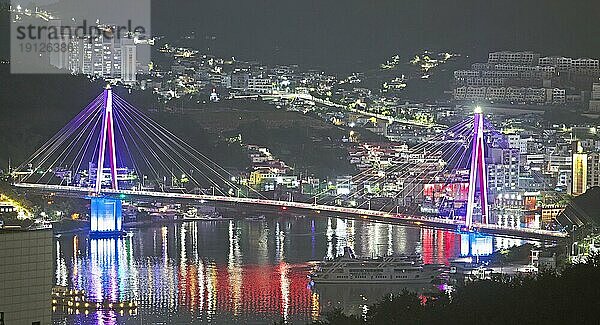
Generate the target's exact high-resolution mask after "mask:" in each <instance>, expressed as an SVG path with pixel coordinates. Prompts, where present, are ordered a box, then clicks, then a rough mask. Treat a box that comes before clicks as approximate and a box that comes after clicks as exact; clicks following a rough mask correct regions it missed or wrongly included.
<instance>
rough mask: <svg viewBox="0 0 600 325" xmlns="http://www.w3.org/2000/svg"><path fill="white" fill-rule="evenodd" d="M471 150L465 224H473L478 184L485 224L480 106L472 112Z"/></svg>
mask: <svg viewBox="0 0 600 325" xmlns="http://www.w3.org/2000/svg"><path fill="white" fill-rule="evenodd" d="M473 130H474V132H473V151H472V152H471V168H470V172H469V193H468V197H467V215H466V219H465V226H466V227H467V228H468V229H470V228H472V225H473V211H474V210H475V191H476V186H477V185H479V202H480V205H481V222H482V223H485V224H487V223H488V217H489V207H488V194H487V190H488V186H487V171H486V166H485V141H484V139H483V112H482V110H481V107H480V106H477V107H476V108H475V111H474V114H473Z"/></svg>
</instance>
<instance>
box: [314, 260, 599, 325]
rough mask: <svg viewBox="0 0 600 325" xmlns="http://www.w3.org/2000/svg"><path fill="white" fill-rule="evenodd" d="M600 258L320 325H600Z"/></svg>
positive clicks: (414, 298)
mask: <svg viewBox="0 0 600 325" xmlns="http://www.w3.org/2000/svg"><path fill="white" fill-rule="evenodd" d="M599 283H600V256H598V255H597V256H594V257H591V258H590V259H589V260H588V262H587V263H585V264H577V265H569V266H567V267H566V268H565V269H564V270H563V271H562V272H561V273H560V274H556V273H550V272H548V273H542V274H540V275H538V276H537V277H520V278H512V279H504V280H498V281H479V282H474V283H471V284H468V285H466V286H462V287H459V288H457V289H456V291H455V292H453V293H452V295H451V298H450V297H448V296H447V295H445V294H441V295H440V296H439V297H431V298H429V299H427V300H426V301H424V300H423V299H422V298H420V297H419V296H418V295H417V294H415V293H412V292H408V291H404V292H402V293H400V294H395V295H391V296H388V297H385V298H384V299H382V300H381V301H379V302H378V303H376V304H374V305H372V306H370V308H369V310H368V312H367V314H366V315H365V316H364V317H362V316H361V315H346V314H344V313H343V311H341V310H334V311H331V312H330V313H328V314H327V315H326V316H325V317H324V320H321V321H318V322H315V324H320V325H325V324H331V325H337V324H598V323H599V322H600V313H599V311H600V285H599Z"/></svg>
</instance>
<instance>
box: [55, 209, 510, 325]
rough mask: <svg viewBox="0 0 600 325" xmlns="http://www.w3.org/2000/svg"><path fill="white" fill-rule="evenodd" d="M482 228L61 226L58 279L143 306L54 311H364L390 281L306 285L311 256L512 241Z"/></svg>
mask: <svg viewBox="0 0 600 325" xmlns="http://www.w3.org/2000/svg"><path fill="white" fill-rule="evenodd" d="M488 238H490V239H489V240H488V239H485V240H479V239H477V238H471V237H470V236H469V235H466V237H465V235H460V234H455V233H451V232H446V231H440V230H433V229H415V228H406V227H400V226H391V225H385V224H374V223H366V222H362V221H357V220H344V219H339V218H323V217H315V218H311V217H289V218H273V219H267V221H250V220H236V221H233V220H231V221H219V222H209V221H199V222H192V223H184V224H171V225H166V226H156V227H147V228H140V229H134V230H131V231H130V233H129V236H127V237H123V238H116V239H90V238H88V237H87V236H81V235H78V236H69V235H64V236H61V237H60V238H57V239H56V252H57V253H56V254H57V255H56V264H55V274H56V279H55V282H56V284H60V285H67V286H69V287H70V288H72V289H78V290H81V289H84V290H86V292H88V293H89V298H90V299H91V300H93V301H105V300H110V301H114V302H117V301H123V300H127V301H129V300H132V301H135V302H137V304H138V306H139V308H138V313H137V315H127V314H123V315H121V314H119V313H116V314H115V313H114V312H109V311H103V312H98V313H93V314H90V315H64V314H56V315H55V320H56V321H57V322H68V323H71V322H78V323H90V324H91V323H93V324H95V323H103V324H114V323H123V322H126V323H140V322H142V323H152V322H161V321H163V322H164V321H172V322H177V323H190V322H202V321H214V322H217V323H227V322H230V323H234V322H242V323H245V322H258V323H272V322H273V321H274V320H280V319H285V320H286V321H289V322H298V323H306V322H309V321H311V320H314V319H317V318H318V317H319V316H320V315H321V313H322V312H323V311H324V310H327V309H328V308H332V307H335V306H340V307H346V308H348V309H349V310H357V311H360V308H363V306H364V305H365V304H368V303H369V304H370V303H372V302H374V301H375V300H376V299H378V298H379V297H381V296H382V295H383V294H385V293H386V292H388V291H389V290H390V288H391V289H393V290H395V289H396V288H393V287H390V286H368V287H367V288H366V289H367V291H366V292H365V291H364V290H363V289H365V288H364V286H361V287H363V288H358V287H353V286H342V287H335V286H333V287H327V288H316V289H315V290H313V289H311V288H309V287H307V277H306V276H307V274H308V272H309V269H310V267H311V264H310V263H308V262H309V261H315V260H321V259H323V257H334V256H336V255H339V254H342V253H343V249H344V247H345V246H350V247H352V248H353V249H354V250H355V252H356V253H357V254H358V255H363V256H377V255H386V254H397V253H404V254H410V253H415V252H417V253H421V254H422V256H423V259H424V261H425V262H426V263H445V264H448V263H449V260H450V259H452V258H455V257H457V256H460V255H461V254H462V253H463V251H466V250H464V247H468V250H469V252H471V253H473V252H478V253H481V254H483V253H488V252H491V250H493V247H496V246H497V245H507V244H510V243H508V242H501V243H499V242H498V241H496V239H495V238H491V237H488ZM465 243H467V244H465ZM490 243H491V244H492V245H496V246H491V247H490V246H489V244H490ZM465 245H466V246H465ZM473 245H474V247H475V248H473ZM480 246H485V248H479V247H480ZM359 289H360V290H359ZM397 290H401V288H397Z"/></svg>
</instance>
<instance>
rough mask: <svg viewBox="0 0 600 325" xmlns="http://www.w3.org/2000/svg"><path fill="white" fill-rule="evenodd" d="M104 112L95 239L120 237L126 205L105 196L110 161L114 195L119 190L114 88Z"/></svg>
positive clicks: (107, 94)
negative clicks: (106, 171)
mask: <svg viewBox="0 0 600 325" xmlns="http://www.w3.org/2000/svg"><path fill="white" fill-rule="evenodd" d="M101 109H102V112H101V114H102V127H101V131H100V140H99V141H100V142H99V150H98V159H97V161H96V182H95V186H94V190H95V192H94V195H93V196H90V200H91V205H90V219H91V223H90V231H91V233H92V234H93V235H120V234H121V232H122V202H121V200H119V199H115V198H110V197H106V196H103V195H102V183H103V182H104V165H105V160H106V158H108V165H109V172H110V189H111V190H114V191H117V190H118V189H119V184H118V180H117V154H116V147H115V130H114V125H115V123H114V114H113V95H112V89H111V87H110V85H107V86H106V88H105V89H104V93H103V104H102V108H101ZM107 149H108V150H107ZM106 156H108V157H106Z"/></svg>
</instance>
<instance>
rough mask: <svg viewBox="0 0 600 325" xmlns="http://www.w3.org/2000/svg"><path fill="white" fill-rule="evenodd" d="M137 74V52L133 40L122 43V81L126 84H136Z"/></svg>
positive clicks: (125, 40)
mask: <svg viewBox="0 0 600 325" xmlns="http://www.w3.org/2000/svg"><path fill="white" fill-rule="evenodd" d="M136 73H137V50H136V46H135V44H134V42H133V40H132V39H123V40H122V41H121V80H122V81H123V83H124V84H130V83H134V82H135V81H136Z"/></svg>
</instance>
